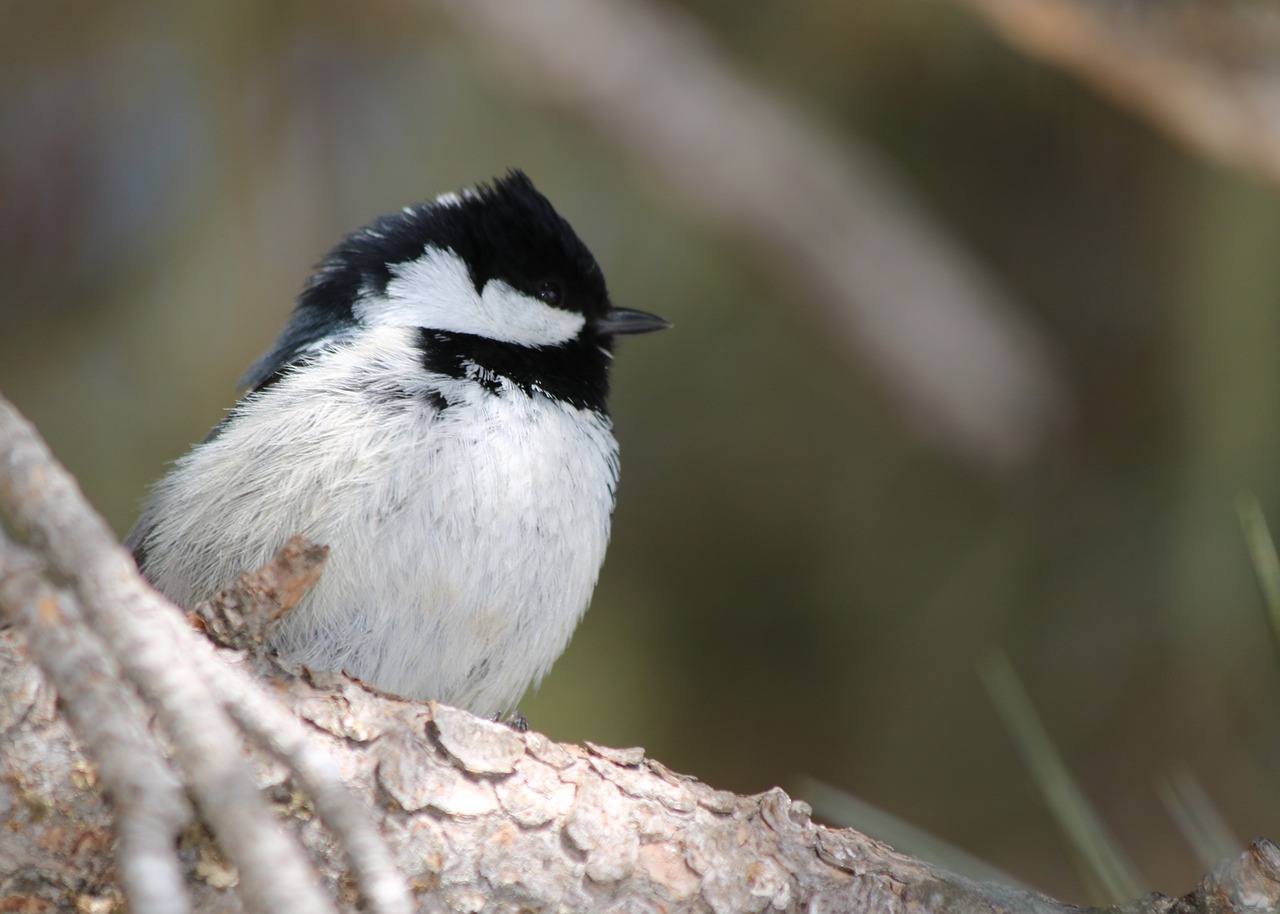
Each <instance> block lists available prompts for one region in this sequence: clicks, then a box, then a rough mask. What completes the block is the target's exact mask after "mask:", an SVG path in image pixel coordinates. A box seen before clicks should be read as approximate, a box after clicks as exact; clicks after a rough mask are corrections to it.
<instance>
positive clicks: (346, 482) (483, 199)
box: [126, 171, 668, 715]
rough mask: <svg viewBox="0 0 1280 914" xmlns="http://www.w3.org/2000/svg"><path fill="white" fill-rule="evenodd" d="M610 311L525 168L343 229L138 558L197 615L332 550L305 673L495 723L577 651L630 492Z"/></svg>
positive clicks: (302, 645)
mask: <svg viewBox="0 0 1280 914" xmlns="http://www.w3.org/2000/svg"><path fill="white" fill-rule="evenodd" d="M666 326H668V324H667V322H666V321H664V320H662V319H661V318H659V317H655V316H654V315H652V314H647V313H644V312H642V311H632V310H627V309H622V308H615V307H613V305H612V304H611V303H610V301H609V295H608V292H607V291H606V288H605V281H604V276H603V275H602V274H601V272H600V268H599V266H598V265H597V264H596V261H595V259H594V258H593V257H592V255H591V253H590V252H589V251H588V250H587V248H586V246H585V245H584V244H583V243H582V241H581V240H579V238H578V236H577V235H576V234H575V233H574V231H573V229H572V228H570V226H569V224H568V223H567V222H566V221H565V220H564V219H563V218H561V217H560V215H559V214H558V213H557V212H556V211H555V210H554V209H553V208H552V206H551V204H550V203H549V202H548V201H547V199H546V198H545V197H543V196H542V194H541V193H539V192H538V191H537V190H536V189H535V188H534V186H533V184H532V183H531V182H530V181H529V179H528V178H527V177H525V175H524V174H522V173H521V172H518V171H514V172H511V173H510V174H508V175H507V176H506V177H504V178H501V179H499V180H497V181H495V182H494V183H493V184H492V186H485V185H481V186H479V187H477V188H475V189H470V190H465V191H461V192H459V193H456V194H455V193H450V194H445V195H443V196H441V197H439V198H437V199H436V200H435V201H434V202H431V203H426V204H422V205H419V206H413V207H408V208H406V209H404V210H403V211H401V212H399V213H395V214H392V215H388V216H383V217H382V218H380V219H378V220H376V221H375V222H374V223H373V224H371V225H369V226H368V227H366V228H363V229H361V230H359V231H357V232H354V233H353V234H351V235H349V236H347V238H345V239H344V240H343V241H342V242H341V243H339V244H338V246H337V247H336V248H334V249H333V251H332V252H331V253H330V254H329V255H328V256H327V257H326V258H325V259H324V260H323V261H322V262H321V264H320V265H319V267H318V268H317V271H316V272H315V274H314V275H313V276H312V277H311V279H310V281H309V282H308V283H307V285H306V287H305V289H304V290H303V292H302V293H301V295H300V296H299V297H298V300H297V302H296V305H295V307H294V310H293V314H292V317H291V318H290V320H289V322H288V324H287V325H286V326H285V328H284V330H283V331H282V332H281V333H280V336H279V338H278V339H277V340H276V342H275V345H274V347H272V348H271V350H270V351H268V352H267V353H266V355H264V356H263V357H262V358H261V359H259V360H258V362H257V363H256V364H254V365H253V366H252V367H251V368H250V369H249V371H248V373H247V374H246V375H245V377H244V378H243V379H242V381H241V383H242V384H243V385H246V386H247V387H248V388H249V390H248V392H247V394H246V395H245V396H244V398H243V399H242V400H240V402H239V403H237V404H236V406H235V407H234V408H233V409H232V410H231V411H230V412H229V413H228V415H227V416H226V417H225V418H224V419H223V420H222V422H221V423H220V424H219V425H218V426H217V427H216V428H215V429H214V430H213V431H212V432H211V433H210V434H209V436H208V437H207V438H206V439H205V440H204V441H203V442H201V443H200V444H198V445H196V446H195V447H194V448H193V449H192V450H191V452H190V453H188V454H187V455H186V456H184V457H182V458H181V459H179V460H178V461H177V462H176V464H175V465H174V466H173V468H172V470H171V471H170V472H169V473H168V474H167V475H166V476H165V477H164V478H163V479H162V480H161V481H160V482H159V483H158V484H157V485H156V487H155V489H154V491H153V493H152V495H151V497H150V499H149V501H148V502H147V504H146V506H145V508H144V510H143V512H142V515H141V518H140V520H139V521H138V523H137V526H136V527H135V528H134V530H133V532H132V533H130V534H129V537H128V539H127V540H126V544H127V545H128V547H129V548H130V549H132V551H133V554H134V557H135V558H136V560H137V562H138V567H139V568H140V569H141V571H142V573H143V574H144V575H145V576H146V577H147V578H148V579H149V580H150V581H151V583H152V584H154V585H155V586H156V588H158V589H159V590H160V591H162V592H163V593H164V594H166V595H167V596H168V597H169V598H170V599H172V600H173V601H174V602H176V603H177V604H179V605H180V606H184V607H191V606H192V605H194V604H195V603H196V602H197V601H199V600H202V599H204V598H206V597H208V596H209V595H210V594H211V593H213V592H214V591H215V590H216V589H217V588H218V587H219V586H221V585H223V584H225V583H226V582H227V581H229V580H230V579H231V578H233V577H234V576H235V575H236V574H238V573H239V572H241V571H243V570H245V569H250V568H255V567H257V566H259V565H261V564H262V563H264V562H265V561H267V560H268V559H269V558H270V557H271V556H272V555H273V554H274V552H275V551H276V550H277V549H278V548H279V547H280V546H281V545H282V544H283V543H284V541H285V540H286V539H287V538H288V537H289V536H290V535H292V534H302V535H303V536H306V537H307V538H309V539H311V540H312V541H315V542H318V543H324V544H327V545H329V546H330V547H331V549H332V551H331V553H330V556H329V561H328V565H327V566H326V568H325V571H324V574H323V575H322V576H321V578H320V581H319V583H318V584H317V585H316V587H315V588H314V590H312V591H311V592H310V593H309V594H308V595H307V596H306V597H305V598H304V599H303V600H302V602H301V603H299V604H298V606H297V607H295V608H294V609H293V610H292V611H291V612H290V613H289V614H287V615H286V616H285V617H284V619H283V620H282V622H281V624H280V626H279V628H278V629H277V630H276V632H275V634H274V635H273V641H272V646H273V647H274V648H275V649H276V650H277V651H278V652H279V654H280V655H281V656H282V657H284V658H285V659H287V660H291V661H295V662H299V663H303V664H305V665H307V666H309V667H311V668H313V669H319V670H330V671H343V672H346V673H348V674H350V675H352V676H355V677H357V678H359V679H361V680H363V681H365V682H367V683H369V684H371V685H374V686H376V687H378V688H380V689H383V690H385V691H387V692H391V693H394V694H398V695H403V696H406V697H409V698H417V699H423V698H435V699H438V700H440V701H443V702H446V703H449V704H454V705H458V706H460V707H464V708H468V709H470V710H472V711H474V712H476V713H478V714H484V715H493V714H496V713H500V712H504V711H508V710H511V709H512V708H513V707H514V706H515V703H516V701H517V700H518V699H519V698H520V696H521V694H523V692H524V691H525V689H526V688H527V687H528V686H529V685H530V684H531V683H533V684H536V683H537V682H538V681H539V680H540V679H541V678H542V676H543V675H544V674H545V673H546V672H547V670H548V669H549V668H550V667H551V664H552V663H553V662H554V661H555V659H556V658H557V657H558V656H559V655H560V654H561V652H562V651H563V650H564V648H565V646H566V645H567V644H568V642H569V638H570V636H571V634H572V633H573V630H574V628H575V627H576V626H577V624H578V621H579V620H580V619H581V617H582V614H583V612H584V611H585V610H586V607H587V603H588V601H589V600H590V597H591V592H592V589H593V588H594V587H595V582H596V577H597V575H598V573H599V571H600V566H601V563H602V562H603V560H604V553H605V545H606V542H607V541H608V539H609V524H610V518H611V515H612V512H613V506H614V492H615V487H616V484H617V480H618V446H617V442H616V441H615V440H614V437H613V431H612V425H611V422H610V420H609V415H608V412H607V410H606V406H605V401H606V397H607V394H608V390H609V362H610V359H611V358H612V355H611V350H612V346H613V340H614V337H615V336H618V335H622V334H635V333H647V332H649V331H652V330H660V329H662V328H664V327H666Z"/></svg>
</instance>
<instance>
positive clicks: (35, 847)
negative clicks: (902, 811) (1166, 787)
mask: <svg viewBox="0 0 1280 914" xmlns="http://www.w3.org/2000/svg"><path fill="white" fill-rule="evenodd" d="M221 653H222V654H223V656H224V657H225V658H226V659H227V660H228V661H229V662H241V663H243V662H245V661H244V660H243V659H242V658H241V659H238V658H240V655H237V654H234V653H233V652H231V651H226V650H224V651H222V652H221ZM270 684H271V686H272V687H273V689H274V690H275V691H276V693H277V694H278V695H279V697H280V698H281V700H282V701H284V702H285V703H286V704H287V705H289V706H290V707H291V708H292V709H293V710H294V711H295V712H296V713H297V714H298V715H300V716H301V718H302V719H303V720H305V721H307V722H308V725H309V727H310V728H311V730H312V736H311V741H312V743H313V745H314V748H316V749H317V750H319V751H322V752H323V753H324V754H325V755H327V757H328V758H329V759H330V760H331V761H332V763H333V764H334V765H335V766H336V768H337V770H338V771H339V772H340V774H341V777H342V778H343V780H344V781H345V782H346V783H347V784H348V785H349V786H350V787H351V788H352V789H354V790H356V791H358V792H359V793H360V794H362V795H364V796H365V797H367V798H368V799H369V801H370V802H371V804H373V805H375V806H376V808H377V809H378V811H379V815H380V817H381V827H382V830H383V832H384V834H385V835H386V836H387V838H388V840H389V841H390V843H391V845H392V847H393V849H394V853H395V855H396V858H397V861H398V863H399V866H400V868H401V870H402V872H403V873H404V874H405V876H406V877H407V878H408V879H409V881H410V885H411V887H412V889H413V891H414V893H415V895H416V896H417V899H418V903H419V909H420V910H424V911H436V910H459V911H518V910H533V911H541V910H567V911H633V910H634V911H714V912H747V911H770V910H776V911H800V910H804V911H850V912H855V911H865V912H873V911H901V912H912V911H918V912H923V911H948V912H999V911H1008V912H1015V911H1016V912H1028V914H1036V912H1044V914H1051V912H1053V914H1065V912H1068V911H1079V910H1081V909H1079V908H1074V907H1071V906H1068V905H1063V904H1060V903H1057V902H1054V901H1052V900H1050V899H1047V898H1043V897H1040V896H1034V895H1030V894H1027V893H1023V892H1020V891H1017V890H1013V889H1007V888H1002V887H998V886H993V885H976V884H973V883H970V882H968V881H966V880H963V879H960V878H958V877H954V876H951V875H949V874H947V873H944V872H942V871H939V870H937V869H935V868H933V867H931V866H929V865H927V864H925V863H923V862H921V861H918V860H913V859H911V858H909V857H905V856H903V855H901V854H898V853H896V852H894V851H893V850H891V849H890V848H888V847H886V846H884V845H882V844H879V843H877V842H875V841H872V840H870V839H868V838H866V837H864V836H862V835H859V834H857V833H856V832H853V831H848V830H844V831H837V830H833V829H828V828H824V827H822V826H819V825H815V824H814V823H813V822H812V821H810V818H809V810H808V808H807V807H806V806H805V805H804V804H803V803H798V802H795V801H793V800H790V799H789V798H788V797H787V796H786V795H785V794H784V793H783V792H782V791H781V790H772V791H769V792H767V793H764V794H760V795H758V796H751V797H742V796H735V795H733V794H730V793H726V792H724V791H720V790H715V789H713V788H711V787H709V786H707V785H705V784H702V783H699V782H698V781H696V780H694V779H692V778H689V777H686V776H683V775H679V774H676V773H674V772H671V771H670V770H668V769H667V768H665V767H664V766H663V765H661V764H660V763H658V762H656V761H654V760H652V759H647V758H645V757H644V753H643V752H642V751H641V750H639V749H607V748H604V747H600V746H594V745H591V744H587V745H586V746H576V745H565V744H559V743H554V742H552V741H550V740H548V739H547V738H546V737H545V736H542V735H541V734H538V733H534V732H530V733H517V732H515V731H514V730H512V729H510V728H509V727H506V726H503V725H501V724H495V723H492V722H489V721H486V720H482V719H480V718H477V717H474V716H473V715H470V714H468V713H466V712H464V711H459V710H456V709H453V708H449V707H446V706H443V705H437V704H434V703H427V704H418V703H411V702H405V701H400V700H397V699H394V698H391V697H388V696H384V695H381V694H378V693H375V692H373V691H371V690H369V689H367V688H365V687H363V686H361V685H360V684H358V683H355V682H352V681H350V680H347V679H345V678H344V677H340V676H314V675H307V674H305V673H304V674H303V675H299V676H295V675H291V674H290V673H289V672H287V671H283V670H277V671H276V672H275V673H274V674H273V675H272V676H271V681H270ZM248 758H249V761H250V764H251V765H252V766H253V768H254V772H255V777H256V779H257V781H258V783H259V784H260V785H261V787H262V789H263V790H264V791H265V793H266V795H267V797H268V798H269V800H270V802H271V804H272V806H273V809H274V811H275V813H276V815H277V816H278V817H279V819H280V820H281V821H282V822H284V823H286V825H287V826H288V829H289V830H290V831H291V832H293V833H294V834H296V835H297V836H298V837H299V838H300V840H301V841H302V843H303V845H304V846H305V847H306V848H307V849H308V851H309V852H310V853H311V856H312V858H313V861H314V863H315V866H316V867H317V870H318V872H319V873H320V874H321V880H322V883H323V886H324V887H325V888H326V889H327V890H328V891H329V892H330V893H331V894H332V895H333V896H334V897H336V898H337V899H338V901H339V903H340V905H341V906H342V907H344V908H346V909H354V907H355V901H356V899H355V893H354V891H353V889H352V886H351V883H350V881H349V879H348V877H347V875H346V873H345V870H344V869H343V857H342V854H341V853H340V852H339V850H338V848H337V847H336V846H335V842H334V841H333V840H332V839H331V837H330V836H329V834H328V833H327V832H326V831H325V829H324V828H323V826H322V825H321V823H320V821H319V819H318V817H316V816H315V815H313V810H312V807H311V805H310V803H309V801H308V799H307V797H306V796H305V795H304V794H303V793H302V792H301V791H300V790H299V789H298V787H297V785H296V784H295V783H294V782H293V780H292V779H291V777H290V776H289V775H288V772H287V771H286V769H284V768H283V766H281V765H280V764H278V763H277V762H275V761H274V760H273V759H272V758H271V757H269V756H267V755H266V754H265V753H262V752H256V751H255V752H250V753H249V754H248ZM0 816H2V817H3V828H0V874H4V875H3V876H0V911H55V910H77V911H112V910H119V909H120V905H121V904H122V897H121V895H120V892H119V889H118V887H117V884H116V873H115V868H114V865H113V863H112V859H113V858H112V852H113V848H114V845H115V839H114V837H113V831H112V828H113V825H112V815H111V810H110V807H109V806H108V804H107V803H106V802H105V801H104V799H103V797H102V795H101V793H100V792H99V790H98V787H97V777H96V768H95V766H94V765H93V764H92V763H90V762H89V761H88V760H86V759H85V758H84V757H83V756H82V755H81V753H80V751H79V748H78V745H77V742H76V740H75V738H74V736H73V735H72V733H71V731H70V730H69V728H68V727H67V726H66V724H65V723H64V722H63V720H62V718H61V716H60V715H59V714H58V713H57V705H56V702H55V700H54V697H53V694H52V693H51V691H50V690H49V688H48V687H47V686H46V685H45V684H44V681H43V678H42V676H41V675H40V673H39V672H38V671H37V670H36V668H35V667H34V665H33V664H32V663H31V662H29V660H28V658H27V656H26V652H25V649H24V648H23V647H22V646H21V645H20V644H19V643H18V641H17V639H16V638H14V637H12V636H11V635H6V636H4V637H0ZM181 861H182V865H183V867H184V869H185V874H186V877H187V879H188V882H189V886H190V890H191V892H192V898H193V907H194V909H195V910H197V911H219V912H221V911H239V910H242V907H241V902H240V899H239V894H238V893H237V892H236V890H235V888H236V882H237V874H236V871H235V870H234V869H233V868H232V867H230V866H228V865H227V864H226V863H225V862H224V860H223V858H222V856H221V855H220V854H219V852H218V851H217V849H216V848H215V846H214V844H213V843H212V841H211V840H210V839H209V837H208V835H207V834H206V833H205V832H204V831H203V830H202V829H200V828H198V827H196V828H190V829H188V830H187V831H186V832H185V833H184V834H183V836H182V841H181ZM1278 905H1280V851H1277V849H1276V847H1275V846H1274V845H1271V844H1269V843H1267V842H1261V843H1259V844H1256V845H1255V846H1254V847H1253V848H1251V849H1250V851H1249V852H1247V853H1246V854H1245V855H1244V856H1242V857H1241V858H1239V859H1238V860H1235V861H1230V862H1229V863H1228V864H1225V865H1224V866H1223V868H1221V870H1219V871H1217V872H1215V874H1212V875H1211V876H1210V877H1208V878H1206V880H1205V882H1204V883H1203V884H1202V886H1201V887H1200V889H1198V890H1197V892H1196V893H1195V894H1193V895H1191V896H1188V897H1187V898H1185V899H1182V900H1179V901H1174V900H1171V899H1165V898H1159V897H1154V896H1153V897H1151V898H1148V899H1144V900H1143V901H1141V902H1136V903H1135V904H1134V905H1132V906H1129V907H1127V908H1126V909H1125V910H1127V911H1132V912H1153V914H1154V912H1167V914H1195V912H1205V914H1207V912H1210V911H1212V912H1229V911H1245V910H1249V911H1260V910H1275V909H1277V906H1278Z"/></svg>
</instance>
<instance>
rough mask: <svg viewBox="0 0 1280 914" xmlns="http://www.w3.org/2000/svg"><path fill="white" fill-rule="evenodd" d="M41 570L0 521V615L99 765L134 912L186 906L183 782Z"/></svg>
mask: <svg viewBox="0 0 1280 914" xmlns="http://www.w3.org/2000/svg"><path fill="white" fill-rule="evenodd" d="M40 571H41V566H40V563H39V561H38V560H37V559H36V557H35V555H34V554H32V553H31V552H30V550H27V549H24V548H23V547H21V546H19V545H18V544H17V543H14V542H13V541H12V540H10V539H9V537H8V536H6V535H5V534H4V531H3V529H0V615H3V616H4V617H5V618H8V619H10V620H12V621H13V622H14V623H15V624H16V625H17V626H18V629H19V630H20V631H21V632H22V634H23V635H24V637H25V639H26V643H27V647H28V649H29V650H30V652H31V656H32V657H33V658H34V659H35V661H36V662H37V663H38V664H39V665H40V668H41V670H43V671H44V674H45V676H46V677H47V678H48V680H49V682H50V684H52V686H53V688H54V690H55V691H56V692H57V693H58V697H59V699H60V701H61V706H62V709H63V712H64V713H65V714H66V715H67V720H68V721H69V722H70V724H71V726H72V728H73V729H74V730H75V733H76V736H77V737H78V738H79V739H80V741H81V743H82V744H83V745H84V747H85V750H86V751H87V753H88V755H89V756H90V757H91V758H92V759H93V760H94V762H96V763H97V766H98V778H99V779H100V781H101V782H102V785H103V788H104V790H105V791H106V794H107V796H108V798H110V800H111V806H112V810H113V811H114V813H115V819H116V833H117V835H118V836H119V849H118V853H117V860H118V862H119V867H120V881H121V884H122V886H123V888H124V892H125V896H126V897H127V898H128V900H129V908H130V910H131V911H134V912H135V914H184V912H186V911H188V910H189V905H188V902H187V893H186V887H185V882H184V878H183V874H182V868H181V866H180V865H179V861H178V855H177V852H176V850H175V844H176V841H177V836H178V833H179V831H181V829H182V828H183V827H184V826H185V825H186V823H187V822H188V821H190V817H191V808H190V806H189V805H188V804H187V801H186V797H185V796H184V795H183V792H182V785H181V784H180V783H179V781H178V778H177V776H176V774H175V773H174V771H173V769H172V768H170V767H169V765H168V763H167V762H166V761H165V758H164V755H163V753H162V752H161V750H160V747H159V745H158V744H157V743H156V740H155V738H154V737H153V736H152V734H151V732H150V730H148V728H147V724H146V721H147V717H148V715H147V713H146V711H145V709H144V708H143V707H142V705H141V703H140V701H139V700H138V696H137V694H136V693H135V692H134V691H133V690H132V689H130V688H129V687H128V686H127V684H126V683H125V681H124V680H123V679H122V678H121V677H120V671H119V668H118V666H117V665H116V663H115V662H114V661H113V660H112V659H111V658H110V656H109V655H108V654H107V651H106V649H105V647H104V645H103V644H102V642H101V640H100V639H99V638H98V637H97V636H96V635H95V634H94V633H93V631H92V630H91V629H90V628H89V626H88V625H87V623H86V622H85V620H84V614H83V613H82V612H81V610H80V607H79V605H78V604H77V602H76V600H75V597H74V596H72V595H71V594H70V593H68V592H67V591H65V590H60V589H58V588H55V587H53V586H52V585H50V584H49V583H47V582H46V581H44V580H43V579H42V578H41V576H40Z"/></svg>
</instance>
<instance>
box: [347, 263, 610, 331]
mask: <svg viewBox="0 0 1280 914" xmlns="http://www.w3.org/2000/svg"><path fill="white" fill-rule="evenodd" d="M391 274H392V276H391V281H390V282H389V283H388V284H387V290H386V293H385V294H384V295H376V294H368V295H366V296H365V297H363V298H362V299H360V300H359V301H357V302H356V305H355V313H356V317H358V318H359V319H360V320H361V322H363V323H365V324H367V325H369V326H388V327H428V328H430V329H432V330H450V331H453V332H455V333H470V334H474V335H476V336H483V337H488V338H489V339H494V340H499V341H501V342H504V343H515V344H517V345H520V346H554V345H556V344H558V343H565V342H568V341H569V340H571V339H573V338H574V337H576V336H577V335H578V333H579V332H580V331H581V330H582V327H583V325H584V324H585V323H586V318H585V317H583V316H582V315H581V314H577V313H574V312H572V311H565V310H563V309H561V308H553V307H551V306H550V305H548V304H545V303H544V302H541V301H539V300H538V299H536V298H530V297H529V296H527V295H524V294H522V293H520V292H518V291H517V290H515V289H514V288H512V287H511V286H510V285H508V284H507V283H505V282H502V281H501V280H497V279H491V280H489V281H488V282H487V283H485V285H484V289H483V290H482V291H481V292H480V293H479V294H477V293H476V288H475V285H474V284H473V283H472V281H471V274H470V272H469V271H468V270H467V265H466V263H465V262H464V261H463V260H462V258H461V257H459V256H458V255H457V254H455V253H454V252H453V251H448V250H441V249H438V248H430V249H428V250H427V251H426V252H425V253H424V254H423V255H422V256H421V257H419V258H418V259H417V260H410V261H407V262H405V263H398V264H393V265H392V266H391Z"/></svg>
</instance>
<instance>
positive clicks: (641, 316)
mask: <svg viewBox="0 0 1280 914" xmlns="http://www.w3.org/2000/svg"><path fill="white" fill-rule="evenodd" d="M670 326H671V323H670V322H669V321H665V320H663V319H662V318H660V317H658V316H657V315H656V314H648V313H646V312H644V311H632V310H630V309H629V308H614V309H613V310H612V311H610V312H609V313H608V314H606V315H605V316H604V317H602V318H600V319H599V320H598V321H596V329H597V330H599V331H600V332H601V333H612V334H624V335H625V334H631V333H652V332H653V331H655V330H666V329H667V328H668V327H670Z"/></svg>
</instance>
